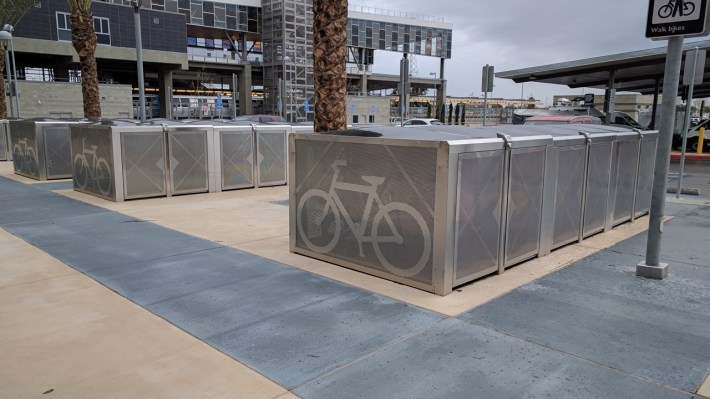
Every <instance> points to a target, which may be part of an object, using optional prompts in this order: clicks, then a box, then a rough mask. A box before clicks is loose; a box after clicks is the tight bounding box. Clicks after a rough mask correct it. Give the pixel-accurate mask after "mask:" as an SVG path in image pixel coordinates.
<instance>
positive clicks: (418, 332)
mask: <svg viewBox="0 0 710 399" xmlns="http://www.w3.org/2000/svg"><path fill="white" fill-rule="evenodd" d="M453 319H456V317H444V318H442V319H441V320H439V321H437V322H435V323H432V324H431V325H430V326H427V327H425V328H421V329H419V330H414V331H412V332H411V333H409V334H407V335H403V336H401V337H399V338H397V339H396V340H394V341H391V342H389V343H387V344H385V345H383V346H381V347H380V348H378V349H376V350H374V351H372V352H370V353H368V354H366V355H363V356H361V357H359V358H357V359H355V360H351V361H350V362H348V363H345V364H343V365H342V366H339V367H336V368H334V369H333V370H330V371H327V372H325V373H323V374H321V375H319V376H317V377H313V378H311V379H310V380H306V381H304V382H303V383H301V384H300V385H298V386H296V387H294V388H293V389H292V391H296V390H298V389H299V388H301V387H305V386H307V385H310V384H312V383H314V382H317V381H320V380H322V379H324V378H327V377H328V376H330V375H333V374H335V373H337V372H340V371H342V370H345V369H347V368H349V367H352V366H354V365H356V364H358V363H361V362H363V361H365V360H367V359H370V358H372V357H373V356H375V355H377V354H379V353H382V352H384V351H386V350H388V349H389V348H392V347H394V346H396V345H398V344H400V343H402V342H404V341H407V340H409V339H412V338H414V337H417V336H419V335H422V334H425V333H426V332H428V331H431V330H433V329H435V328H436V327H438V326H440V325H441V324H444V323H445V322H447V321H449V320H453Z"/></svg>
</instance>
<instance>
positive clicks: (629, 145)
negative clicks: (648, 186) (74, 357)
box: [605, 131, 641, 231]
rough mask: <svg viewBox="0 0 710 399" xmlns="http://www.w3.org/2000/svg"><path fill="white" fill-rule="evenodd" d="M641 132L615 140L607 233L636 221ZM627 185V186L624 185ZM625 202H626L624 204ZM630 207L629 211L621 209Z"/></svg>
mask: <svg viewBox="0 0 710 399" xmlns="http://www.w3.org/2000/svg"><path fill="white" fill-rule="evenodd" d="M640 138H641V134H640V132H639V131H635V132H630V133H618V134H617V135H616V139H615V140H614V148H613V150H612V163H611V185H610V187H609V203H608V207H607V221H608V222H607V225H606V227H605V231H607V230H609V229H611V228H612V227H614V226H617V225H619V224H621V223H623V222H626V221H633V219H634V211H633V208H634V202H635V195H636V182H637V180H638V162H639V154H640V148H641V145H640V144H641V140H640ZM624 183H626V184H624ZM621 200H623V201H624V202H622V201H621ZM623 205H628V209H621V208H620V207H621V206H623Z"/></svg>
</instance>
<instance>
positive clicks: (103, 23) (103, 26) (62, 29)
mask: <svg viewBox="0 0 710 399" xmlns="http://www.w3.org/2000/svg"><path fill="white" fill-rule="evenodd" d="M94 31H95V32H96V41H97V42H98V44H105V45H108V46H110V45H111V30H110V27H109V19H108V18H102V17H94ZM57 40H61V41H69V42H70V41H71V40H72V38H71V14H69V13H66V12H57Z"/></svg>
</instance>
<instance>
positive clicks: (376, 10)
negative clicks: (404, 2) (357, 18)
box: [348, 4, 444, 22]
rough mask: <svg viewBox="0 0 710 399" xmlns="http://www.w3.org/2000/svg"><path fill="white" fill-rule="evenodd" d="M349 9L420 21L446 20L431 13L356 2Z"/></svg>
mask: <svg viewBox="0 0 710 399" xmlns="http://www.w3.org/2000/svg"><path fill="white" fill-rule="evenodd" d="M348 10H350V11H355V12H362V13H367V14H377V15H386V16H388V17H396V18H406V19H416V20H418V21H431V22H444V18H442V17H433V16H431V15H424V14H416V13H411V12H402V11H394V10H385V9H382V8H375V7H367V6H358V5H355V4H351V5H349V6H348Z"/></svg>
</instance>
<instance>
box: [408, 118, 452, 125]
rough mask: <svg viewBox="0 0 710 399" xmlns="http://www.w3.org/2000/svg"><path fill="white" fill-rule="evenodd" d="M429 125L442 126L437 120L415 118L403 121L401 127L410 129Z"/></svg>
mask: <svg viewBox="0 0 710 399" xmlns="http://www.w3.org/2000/svg"><path fill="white" fill-rule="evenodd" d="M431 125H442V123H441V122H440V121H439V120H438V119H433V118H416V119H409V120H406V121H404V123H403V124H402V126H405V127H412V126H431Z"/></svg>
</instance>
